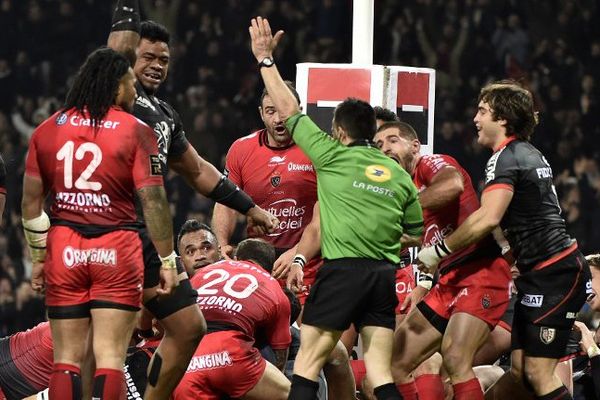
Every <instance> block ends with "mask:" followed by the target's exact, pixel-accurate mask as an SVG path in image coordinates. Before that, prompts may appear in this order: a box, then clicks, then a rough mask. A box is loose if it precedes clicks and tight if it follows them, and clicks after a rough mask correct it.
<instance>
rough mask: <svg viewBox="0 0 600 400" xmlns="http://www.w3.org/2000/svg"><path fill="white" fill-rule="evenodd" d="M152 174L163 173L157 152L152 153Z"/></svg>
mask: <svg viewBox="0 0 600 400" xmlns="http://www.w3.org/2000/svg"><path fill="white" fill-rule="evenodd" d="M150 175H154V176H159V175H162V163H161V162H160V158H159V157H158V155H157V154H152V155H150Z"/></svg>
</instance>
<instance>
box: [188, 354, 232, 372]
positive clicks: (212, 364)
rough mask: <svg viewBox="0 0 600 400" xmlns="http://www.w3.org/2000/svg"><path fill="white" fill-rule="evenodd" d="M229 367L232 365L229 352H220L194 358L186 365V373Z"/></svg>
mask: <svg viewBox="0 0 600 400" xmlns="http://www.w3.org/2000/svg"><path fill="white" fill-rule="evenodd" d="M229 365H233V361H231V356H230V355H229V352H228V351H221V352H219V353H210V354H204V355H201V356H194V357H193V358H192V360H191V361H190V364H189V365H188V368H187V372H194V371H199V370H202V369H215V368H223V367H227V366H229Z"/></svg>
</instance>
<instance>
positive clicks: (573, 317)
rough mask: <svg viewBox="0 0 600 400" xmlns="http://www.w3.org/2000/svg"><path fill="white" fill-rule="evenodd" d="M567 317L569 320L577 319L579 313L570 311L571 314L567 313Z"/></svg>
mask: <svg viewBox="0 0 600 400" xmlns="http://www.w3.org/2000/svg"><path fill="white" fill-rule="evenodd" d="M565 317H566V318H567V319H575V318H577V313H576V312H572V311H569V312H567V315H566V316H565Z"/></svg>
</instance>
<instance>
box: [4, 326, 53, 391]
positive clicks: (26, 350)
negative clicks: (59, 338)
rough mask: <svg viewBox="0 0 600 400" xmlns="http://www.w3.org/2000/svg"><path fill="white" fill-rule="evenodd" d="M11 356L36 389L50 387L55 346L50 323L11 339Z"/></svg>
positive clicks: (18, 334)
mask: <svg viewBox="0 0 600 400" xmlns="http://www.w3.org/2000/svg"><path fill="white" fill-rule="evenodd" d="M9 343H10V355H11V358H12V359H13V361H14V363H15V366H16V367H17V368H18V369H19V372H20V373H21V374H22V375H23V377H24V378H25V379H27V381H28V382H29V383H30V384H31V386H33V388H34V389H37V390H39V391H42V390H44V389H46V388H47V387H48V383H49V382H50V375H51V374H52V364H53V357H54V356H53V346H52V334H51V332H50V323H49V322H42V323H41V324H38V325H36V326H35V327H33V328H31V329H28V330H26V331H25V332H18V333H16V334H14V335H12V336H11V337H10V342H9Z"/></svg>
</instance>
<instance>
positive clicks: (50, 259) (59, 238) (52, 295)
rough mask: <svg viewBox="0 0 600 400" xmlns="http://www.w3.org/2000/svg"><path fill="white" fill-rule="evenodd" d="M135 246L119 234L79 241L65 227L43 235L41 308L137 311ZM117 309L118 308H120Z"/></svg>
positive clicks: (139, 268)
mask: <svg viewBox="0 0 600 400" xmlns="http://www.w3.org/2000/svg"><path fill="white" fill-rule="evenodd" d="M141 246H142V245H141V241H140V238H139V236H138V234H137V232H134V231H127V230H119V231H114V232H110V233H106V234H104V235H102V236H99V237H95V238H85V237H83V236H81V235H80V234H79V233H78V232H77V231H75V230H73V229H71V228H69V227H66V226H53V227H51V228H50V232H49V233H48V252H47V254H46V262H45V264H44V274H45V279H46V305H47V306H48V307H58V308H59V309H60V308H61V307H72V306H79V305H88V303H89V307H92V308H94V307H102V306H103V305H105V306H106V305H108V304H107V302H108V303H110V305H109V306H110V307H114V305H119V306H121V307H122V308H123V309H126V310H132V311H133V310H138V309H139V307H140V304H141V299H142V283H143V274H144V263H143V258H142V247H141ZM121 307H119V308H121Z"/></svg>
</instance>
